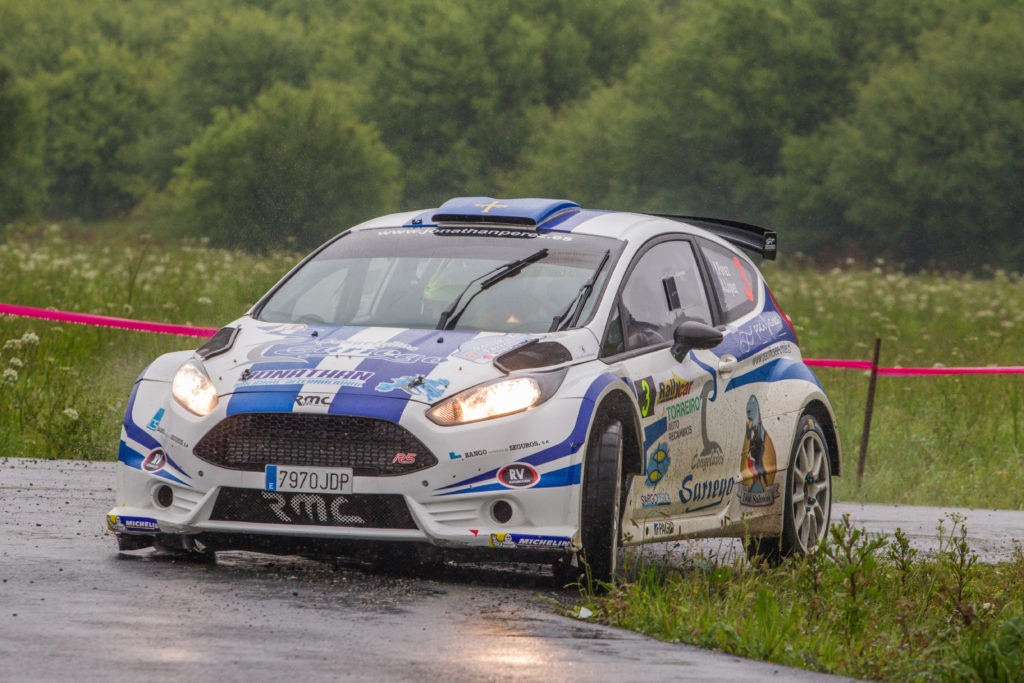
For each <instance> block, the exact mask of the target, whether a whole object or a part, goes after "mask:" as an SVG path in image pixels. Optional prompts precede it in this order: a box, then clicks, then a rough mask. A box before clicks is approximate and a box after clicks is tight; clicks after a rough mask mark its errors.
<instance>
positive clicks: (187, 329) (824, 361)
mask: <svg viewBox="0 0 1024 683" xmlns="http://www.w3.org/2000/svg"><path fill="white" fill-rule="evenodd" d="M0 315H16V316H20V317H23V318H39V319H42V320H53V321H55V322H62V323H78V324H81V325H98V326H100V327H116V328H120V329H123V330H135V331H137V332H158V333H160V334H178V335H182V336H185V337H212V336H213V335H214V334H215V333H216V332H217V328H215V327H192V326H190V325H169V324H167V323H152V322H145V321H143V320H128V319H127V318H111V317H109V316H105V315H90V314H88V313H67V312H65V311H51V310H48V309H45V308H31V307H29V306H13V305H11V304H0ZM804 363H806V364H807V365H810V366H811V367H816V368H846V369H850V370H870V369H871V361H866V360H840V359H834V358H805V359H804ZM878 374H879V375H891V376H903V377H907V376H914V375H917V376H921V375H1019V374H1024V366H1019V365H1017V366H1004V367H995V366H992V367H966V368H882V367H880V368H878Z"/></svg>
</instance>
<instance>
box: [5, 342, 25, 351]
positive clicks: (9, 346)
mask: <svg viewBox="0 0 1024 683" xmlns="http://www.w3.org/2000/svg"><path fill="white" fill-rule="evenodd" d="M20 348H21V340H20V339H8V340H7V341H5V342H4V349H5V350H6V349H20Z"/></svg>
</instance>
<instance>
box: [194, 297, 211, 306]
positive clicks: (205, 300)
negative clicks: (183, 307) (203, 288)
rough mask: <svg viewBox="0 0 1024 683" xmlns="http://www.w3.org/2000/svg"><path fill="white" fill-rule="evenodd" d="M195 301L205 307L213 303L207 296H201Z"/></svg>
mask: <svg viewBox="0 0 1024 683" xmlns="http://www.w3.org/2000/svg"><path fill="white" fill-rule="evenodd" d="M197 301H198V302H199V303H201V304H205V305H209V304H212V303H213V301H211V300H210V297H208V296H201V297H199V299H197Z"/></svg>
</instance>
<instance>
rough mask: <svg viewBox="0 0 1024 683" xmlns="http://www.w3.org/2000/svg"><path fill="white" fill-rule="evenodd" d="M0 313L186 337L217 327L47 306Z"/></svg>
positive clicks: (3, 308)
mask: <svg viewBox="0 0 1024 683" xmlns="http://www.w3.org/2000/svg"><path fill="white" fill-rule="evenodd" d="M0 315H17V316H21V317H23V318H40V319H42V320H53V321H55V322H61V323H78V324H80V325H96V326H99V327H117V328H120V329H123V330H135V331H137V332H158V333H160V334H180V335H182V336H185V337H212V336H213V335H214V334H216V332H217V329H216V328H212V327H192V326H190V325H168V324H167V323H150V322H145V321H142V320H128V319H126V318H111V317H109V316H106V315H89V314H88V313H66V312H64V311H50V310H47V309H45V308H31V307H29V306H12V305H11V304H0Z"/></svg>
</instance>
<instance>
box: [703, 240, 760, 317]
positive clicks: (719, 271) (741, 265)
mask: <svg viewBox="0 0 1024 683" xmlns="http://www.w3.org/2000/svg"><path fill="white" fill-rule="evenodd" d="M700 246H701V250H702V251H703V252H704V257H705V258H706V259H707V260H708V266H709V268H710V270H711V282H712V283H713V285H714V288H715V293H716V294H717V295H718V301H719V302H720V303H721V304H722V313H723V314H724V316H725V322H731V321H733V320H735V319H736V318H739V317H740V316H742V315H746V314H747V313H749V312H750V311H752V310H754V306H755V305H756V304H757V288H756V285H757V276H756V275H755V274H754V273H755V272H756V271H755V270H754V267H753V266H752V265H750V262H749V261H747V260H746V259H744V258H741V257H739V256H737V255H736V254H734V253H733V252H731V251H729V250H728V249H725V248H723V247H720V246H718V245H717V244H713V243H711V242H701V245H700Z"/></svg>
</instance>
